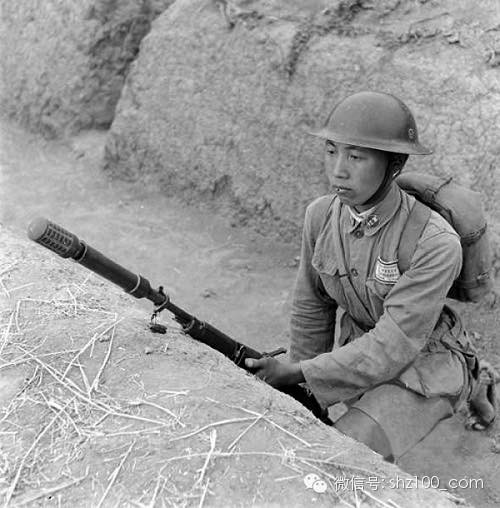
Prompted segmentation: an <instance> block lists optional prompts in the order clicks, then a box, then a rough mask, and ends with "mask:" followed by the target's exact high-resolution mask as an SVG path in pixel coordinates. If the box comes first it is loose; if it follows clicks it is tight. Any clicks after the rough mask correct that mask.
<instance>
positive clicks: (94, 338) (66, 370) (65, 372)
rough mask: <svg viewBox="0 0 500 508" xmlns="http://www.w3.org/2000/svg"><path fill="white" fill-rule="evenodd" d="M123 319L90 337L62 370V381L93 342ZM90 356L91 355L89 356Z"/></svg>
mask: <svg viewBox="0 0 500 508" xmlns="http://www.w3.org/2000/svg"><path fill="white" fill-rule="evenodd" d="M122 320H123V318H121V319H119V320H118V321H116V320H115V321H114V322H113V323H111V324H110V325H109V326H108V327H106V328H105V329H104V330H103V331H102V332H101V333H98V334H94V335H92V337H91V338H90V340H89V341H88V342H87V344H85V346H83V347H82V349H80V351H78V353H77V354H76V355H75V356H74V357H73V358H72V359H71V361H70V362H69V364H68V366H67V367H66V369H65V370H64V373H63V376H62V379H64V378H65V377H66V376H67V375H68V372H69V371H70V370H71V367H72V366H73V364H74V363H75V362H76V360H77V359H78V358H79V357H80V356H81V355H82V354H83V353H84V352H85V351H86V350H87V349H88V348H89V347H90V346H93V344H94V343H95V341H96V340H97V339H98V338H100V337H102V336H103V335H104V334H105V333H107V332H109V330H111V329H113V328H114V327H115V326H116V325H117V324H118V323H119V322H120V321H122ZM90 356H92V354H90Z"/></svg>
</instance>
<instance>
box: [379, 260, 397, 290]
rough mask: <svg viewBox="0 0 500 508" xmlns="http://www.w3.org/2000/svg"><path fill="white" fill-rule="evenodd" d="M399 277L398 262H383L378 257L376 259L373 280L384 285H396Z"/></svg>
mask: <svg viewBox="0 0 500 508" xmlns="http://www.w3.org/2000/svg"><path fill="white" fill-rule="evenodd" d="M399 277H401V273H400V271H399V268H398V260H397V259H396V261H383V260H382V259H381V258H380V257H378V258H377V263H376V265H375V279H376V280H378V281H379V282H383V283H384V284H396V282H397V281H398V280H399Z"/></svg>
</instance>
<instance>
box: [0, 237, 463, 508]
mask: <svg viewBox="0 0 500 508" xmlns="http://www.w3.org/2000/svg"><path fill="white" fill-rule="evenodd" d="M0 241H1V243H2V246H3V248H2V250H1V251H0V281H1V287H2V292H1V293H0V317H1V324H2V330H3V332H2V340H1V343H0V353H1V354H0V356H1V358H2V361H1V363H0V388H1V389H0V435H1V436H2V439H1V441H0V447H1V452H2V461H1V463H0V496H1V497H0V498H1V499H2V506H24V505H30V506H38V505H39V504H40V503H42V504H44V505H45V504H47V505H50V504H53V503H54V502H56V500H57V503H58V505H61V506H117V505H119V506H137V505H138V504H144V505H148V506H163V505H164V504H165V503H166V504H173V505H182V506H186V507H189V506H217V507H223V506H228V507H229V506H230V507H232V506H242V507H244V506H266V507H272V506H276V507H277V506H291V507H293V506H307V505H309V504H311V503H314V505H315V506H318V507H320V506H325V507H326V506H337V505H339V504H341V503H344V504H345V503H350V505H353V503H356V504H357V505H358V506H367V507H369V506H389V504H390V505H391V506H401V507H405V508H406V507H420V506H433V507H451V506H455V504H454V503H453V502H452V499H453V496H451V495H449V494H446V495H445V494H444V493H442V492H439V491H437V490H434V489H430V488H425V487H428V485H422V486H420V487H418V488H417V485H416V484H413V485H411V488H405V487H404V485H409V484H408V483H406V484H405V482H404V480H403V479H404V478H408V476H407V475H406V474H405V473H404V472H403V471H401V470H400V469H399V468H397V467H395V466H392V465H391V464H388V463H386V462H384V461H383V460H382V459H381V457H380V456H379V455H377V454H375V453H374V452H372V451H371V450H369V449H368V448H366V447H365V446H363V445H360V444H358V443H356V442H354V441H353V440H351V439H348V438H346V437H345V436H342V435H341V434H339V433H338V432H336V431H335V430H334V429H332V428H330V427H327V426H325V425H323V424H322V423H320V422H319V421H318V420H316V419H315V418H314V417H312V416H311V415H310V413H309V412H308V411H307V410H306V409H304V408H303V407H302V406H301V405H300V404H299V403H298V402H296V401H295V400H293V399H291V398H289V397H287V396H285V395H283V394H281V393H279V392H277V391H276V390H274V389H272V388H271V387H269V386H268V385H266V384H265V383H263V382H261V381H259V380H257V379H255V378H253V377H252V376H250V375H248V374H246V373H245V372H244V371H243V370H242V369H239V368H238V367H236V366H235V365H234V364H232V363H231V362H230V361H229V360H227V359H226V358H225V357H223V356H222V355H220V354H219V353H217V352H215V351H213V350H211V349H210V348H208V347H206V346H204V345H203V344H200V343H197V342H195V341H193V340H191V339H190V338H189V337H186V336H185V335H183V334H182V333H180V331H179V329H178V325H177V324H175V323H174V322H173V321H172V320H171V319H168V318H167V316H164V318H163V319H162V321H163V322H164V323H166V324H167V326H168V332H167V334H166V335H154V334H152V333H151V332H150V331H149V330H148V328H147V323H148V319H149V313H146V315H145V313H144V310H139V308H138V307H137V306H136V305H137V304H134V303H133V299H132V297H130V296H127V295H125V293H123V292H120V291H119V290H118V289H116V288H115V287H113V286H110V284H108V283H106V282H104V281H103V280H102V279H98V278H97V277H95V276H93V275H91V276H89V275H90V272H88V271H87V270H86V269H84V268H83V267H81V266H78V265H76V264H75V263H73V262H69V261H67V260H61V259H60V258H58V257H56V256H55V255H54V254H52V253H51V252H49V251H46V250H44V249H43V248H42V247H37V246H35V244H33V243H31V242H28V240H27V239H24V238H21V237H20V236H19V232H18V233H13V232H12V231H10V230H8V229H6V228H1V229H0ZM309 474H316V475H317V477H318V479H321V481H322V482H323V484H324V485H323V486H324V487H325V488H326V490H325V491H317V490H315V489H313V488H311V486H312V485H309V488H307V486H306V484H305V482H304V479H305V477H306V476H307V475H309ZM354 478H355V479H356V480H354ZM398 478H399V481H398ZM354 484H355V485H356V487H355V488H354V489H353V485H354ZM382 485H384V486H385V485H386V488H384V487H382ZM354 490H355V492H354ZM391 501H392V503H391ZM360 503H361V504H360Z"/></svg>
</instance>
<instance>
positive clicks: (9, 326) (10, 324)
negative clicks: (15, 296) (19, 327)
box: [0, 311, 15, 356]
mask: <svg viewBox="0 0 500 508" xmlns="http://www.w3.org/2000/svg"><path fill="white" fill-rule="evenodd" d="M14 315H15V311H12V312H11V313H10V317H9V323H8V324H7V328H5V330H4V332H3V337H2V345H1V346H0V356H1V355H2V352H3V350H4V348H5V345H6V344H7V339H8V337H9V333H10V328H11V326H12V322H13V321H14Z"/></svg>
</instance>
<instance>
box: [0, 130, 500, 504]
mask: <svg viewBox="0 0 500 508" xmlns="http://www.w3.org/2000/svg"><path fill="white" fill-rule="evenodd" d="M0 135H1V140H2V150H1V161H0V162H1V168H2V172H1V201H0V202H1V222H2V224H3V225H5V226H8V227H9V228H10V229H12V230H14V231H16V232H18V233H19V235H24V234H25V231H26V227H27V225H28V223H29V222H30V220H31V219H33V218H34V217H36V216H46V217H48V218H50V219H52V220H54V221H55V222H57V223H59V224H61V225H62V226H64V227H66V228H67V229H69V230H70V231H73V232H74V233H76V234H77V235H78V236H79V237H80V238H81V239H83V240H86V241H87V242H88V243H89V244H90V245H92V246H93V247H95V248H97V249H98V250H100V251H101V252H103V253H104V254H106V255H108V256H109V257H111V258H113V259H114V260H116V261H117V262H118V263H120V264H122V265H123V266H126V267H127V268H129V269H130V270H132V271H136V272H140V273H141V274H142V275H144V276H145V277H147V278H148V279H149V280H150V281H151V283H152V285H160V284H161V285H164V286H165V288H166V290H167V291H168V292H169V294H170V296H171V299H172V301H173V302H174V303H176V304H177V305H180V306H181V307H183V308H185V309H186V310H188V311H190V312H192V313H194V314H195V315H197V316H198V317H200V318H202V319H204V320H206V321H209V322H210V323H212V324H214V325H215V326H217V327H218V328H219V329H221V330H223V331H225V332H226V333H228V334H229V335H231V336H233V337H234V338H236V339H238V340H240V341H241V342H245V343H247V344H248V345H250V346H252V347H254V348H256V349H260V350H267V351H269V350H272V349H275V348H277V347H279V346H285V347H286V346H287V343H288V313H289V306H290V295H291V289H292V286H293V280H294V276H295V271H296V264H297V256H298V245H296V244H294V245H287V244H279V243H276V242H273V243H271V242H269V241H267V240H266V239H264V238H262V237H259V236H258V235H257V234H256V233H254V232H249V231H247V230H243V229H236V228H231V227H230V226H228V225H227V223H225V222H223V221H222V220H220V219H219V218H217V217H216V216H213V215H212V214H211V213H210V211H209V210H206V209H203V208H202V207H201V205H200V208H195V207H190V208H187V207H186V206H185V205H182V204H181V203H180V202H178V201H177V200H176V199H175V198H168V199H167V198H165V197H162V196H161V195H154V194H151V193H150V192H146V191H141V188H140V185H137V184H136V185H134V186H132V185H128V184H126V183H123V182H120V183H118V182H113V181H110V180H107V179H106V178H105V176H104V175H103V174H102V172H101V170H100V163H101V160H102V151H103V147H104V142H105V136H106V133H105V132H96V131H91V132H86V133H82V134H80V135H78V136H77V137H74V138H71V139H68V140H66V141H63V142H61V141H60V142H54V141H50V142H49V141H44V140H41V139H40V138H38V137H35V136H33V135H30V134H27V133H26V132H24V131H23V130H21V129H19V128H17V127H15V126H14V125H11V124H6V123H4V124H2V126H1V131H0ZM35 248H37V247H36V246H35V245H33V249H35ZM128 301H129V299H128V298H122V299H120V300H119V303H120V304H122V302H123V305H126V304H127V302H128ZM115 303H116V302H115ZM133 304H134V306H136V307H137V303H136V302H133ZM138 304H139V305H138V306H139V308H141V309H142V308H143V309H144V316H145V317H148V313H149V312H150V311H151V307H150V305H149V304H148V303H147V302H142V301H141V302H138ZM493 304H494V302H492V307H491V308H490V307H488V306H486V305H482V306H478V305H467V306H466V305H462V306H461V310H462V314H463V315H464V317H465V319H466V322H467V325H468V327H469V329H471V330H473V331H474V332H476V338H477V339H478V340H477V342H478V347H479V349H480V350H481V352H482V354H483V356H485V357H487V359H488V360H489V361H490V363H492V364H493V365H496V366H498V365H500V341H499V340H498V329H499V328H500V319H499V316H498V307H494V306H493ZM152 347H153V346H152ZM154 347H156V346H154ZM149 360H150V361H154V357H153V358H150V359H148V361H149ZM200 361H201V360H200ZM146 363H147V362H146ZM144 369H145V370H146V369H147V365H146V364H145V365H144ZM200 382H203V380H200ZM117 383H118V385H119V382H118V381H117ZM124 389H125V388H124ZM179 389H180V388H179ZM4 393H5V392H4ZM128 396H129V397H130V396H131V395H130V394H128ZM201 409H203V408H202V407H201ZM336 410H339V411H341V408H336ZM499 440H500V424H499V423H498V422H497V423H496V424H495V425H494V426H493V428H490V429H489V430H488V431H486V432H482V433H475V432H470V431H467V430H465V429H464V425H463V417H462V416H460V415H459V416H457V417H455V418H453V419H450V420H449V421H447V422H444V423H442V424H440V425H439V426H438V428H437V429H436V430H435V431H434V433H433V434H432V435H431V436H430V437H428V438H427V439H426V440H424V442H422V443H421V444H420V445H419V446H418V447H417V448H416V449H415V450H413V451H411V452H410V453H408V454H407V455H406V456H405V457H403V459H402V460H401V461H400V463H399V464H398V465H399V466H400V467H401V468H402V469H404V470H406V471H408V472H409V473H411V474H414V475H416V476H418V477H419V478H423V477H424V476H426V477H432V476H433V475H436V476H438V477H439V479H440V486H442V487H447V488H448V489H449V490H450V491H452V492H453V493H454V494H455V495H456V496H457V497H460V498H464V499H466V500H467V501H468V502H470V503H472V504H473V505H475V506H480V507H490V506H491V507H493V506H498V505H499V503H500V485H499V484H498V478H499V477H500V455H499V454H498V451H499ZM205 445H206V447H209V446H210V443H205ZM495 452H496V453H495ZM120 453H121V455H117V458H116V460H115V462H114V463H113V464H118V463H119V461H120V460H121V458H123V457H124V456H125V455H126V454H127V453H129V450H127V449H126V448H123V449H121V450H120ZM131 453H132V452H131ZM96 460H98V459H96ZM99 460H100V459H99ZM201 466H202V464H201V465H200V467H201ZM113 467H114V466H113ZM82 474H83V472H82ZM452 479H456V480H463V479H474V480H475V482H472V483H474V484H473V485H471V482H468V485H469V486H468V487H464V485H466V484H467V481H465V480H464V481H461V486H462V488H460V487H457V488H452V487H453V486H452V484H451V483H450V481H451V480H452ZM105 482H106V481H104V482H103V484H105ZM198 500H199V499H198ZM256 501H257V504H258V501H259V499H257V500H256Z"/></svg>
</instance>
